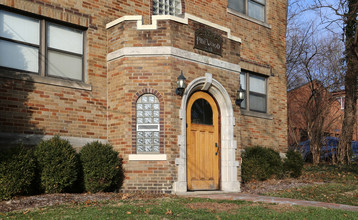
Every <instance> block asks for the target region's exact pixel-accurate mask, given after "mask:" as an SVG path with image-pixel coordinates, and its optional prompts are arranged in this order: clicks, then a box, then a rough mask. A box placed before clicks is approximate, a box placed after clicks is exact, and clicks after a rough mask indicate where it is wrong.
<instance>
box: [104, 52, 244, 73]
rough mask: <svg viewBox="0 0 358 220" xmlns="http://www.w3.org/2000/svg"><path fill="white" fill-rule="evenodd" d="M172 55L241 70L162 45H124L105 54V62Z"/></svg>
mask: <svg viewBox="0 0 358 220" xmlns="http://www.w3.org/2000/svg"><path fill="white" fill-rule="evenodd" d="M159 56H172V57H175V58H179V59H183V60H188V61H191V62H195V63H200V64H204V65H207V66H212V67H215V68H220V69H224V70H228V71H232V72H236V73H240V72H241V68H240V65H238V64H234V63H229V62H226V61H222V60H219V59H215V58H211V57H208V56H203V55H200V54H197V53H193V52H190V51H186V50H182V49H179V48H176V47H170V46H162V47H124V48H121V49H119V50H116V51H113V52H111V53H109V54H108V55H107V62H110V61H113V60H115V59H120V58H122V57H159Z"/></svg>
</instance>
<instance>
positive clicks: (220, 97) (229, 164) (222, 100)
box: [173, 73, 240, 193]
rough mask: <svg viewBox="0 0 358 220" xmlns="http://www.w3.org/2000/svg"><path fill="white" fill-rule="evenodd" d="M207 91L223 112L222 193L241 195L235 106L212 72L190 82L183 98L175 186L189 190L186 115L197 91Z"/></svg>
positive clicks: (221, 139)
mask: <svg viewBox="0 0 358 220" xmlns="http://www.w3.org/2000/svg"><path fill="white" fill-rule="evenodd" d="M200 90H201V91H206V92H208V93H209V94H210V95H211V96H212V97H214V98H215V100H216V101H217V104H218V106H219V109H220V112H221V124H220V127H221V137H220V141H221V143H220V144H221V161H220V162H221V172H220V173H221V179H220V181H221V182H220V186H221V189H220V190H221V191H224V192H239V191H240V182H239V181H238V180H237V170H238V169H237V167H238V166H239V162H238V161H237V160H236V158H235V155H236V153H235V151H236V149H237V142H236V140H235V139H234V126H235V117H234V112H233V103H232V102H231V99H230V96H229V94H228V93H227V91H226V89H225V88H224V87H223V86H222V85H221V83H219V82H218V81H217V80H215V79H213V78H212V75H211V74H210V73H206V74H205V77H199V78H196V79H194V80H193V81H191V82H190V83H189V85H188V86H187V88H186V89H185V92H184V95H183V97H182V103H181V108H180V112H179V114H180V119H181V135H179V136H178V145H179V158H176V160H175V163H176V165H177V169H178V180H177V181H176V182H175V183H174V185H173V191H174V192H175V193H180V192H186V191H187V179H186V178H187V175H186V153H187V152H186V112H187V109H186V107H187V102H188V99H189V97H190V96H191V94H193V93H194V92H196V91H200Z"/></svg>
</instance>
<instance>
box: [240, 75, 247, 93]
mask: <svg viewBox="0 0 358 220" xmlns="http://www.w3.org/2000/svg"><path fill="white" fill-rule="evenodd" d="M240 85H241V88H242V89H243V90H246V73H240Z"/></svg>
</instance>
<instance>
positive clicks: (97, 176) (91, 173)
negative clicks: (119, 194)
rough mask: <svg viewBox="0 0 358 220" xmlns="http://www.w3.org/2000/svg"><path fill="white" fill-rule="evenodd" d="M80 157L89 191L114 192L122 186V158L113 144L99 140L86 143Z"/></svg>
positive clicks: (86, 186)
mask: <svg viewBox="0 0 358 220" xmlns="http://www.w3.org/2000/svg"><path fill="white" fill-rule="evenodd" d="M80 159H81V163H82V167H83V176H84V185H85V190H86V191H87V192H91V193H95V192H113V191H115V190H117V189H119V188H120V187H121V186H122V182H123V178H124V175H123V169H122V160H121V159H120V158H119V157H118V153H117V152H115V151H114V150H113V148H112V146H111V145H109V144H102V143H100V142H97V141H96V142H92V143H89V144H86V145H85V146H84V147H83V148H82V149H81V152H80Z"/></svg>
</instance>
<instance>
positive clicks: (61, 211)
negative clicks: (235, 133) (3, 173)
mask: <svg viewBox="0 0 358 220" xmlns="http://www.w3.org/2000/svg"><path fill="white" fill-rule="evenodd" d="M0 214H1V215H0V218H9V219H13V218H14V219H64V218H68V219H358V212H350V211H342V210H331V209H323V208H306V207H299V206H288V205H276V204H263V203H251V202H244V201H215V200H209V199H190V198H178V197H164V198H156V199H140V200H129V201H125V200H124V201H121V200H118V201H116V200H115V201H107V202H101V203H99V202H85V203H81V204H67V205H61V206H51V207H47V208H41V209H33V210H29V211H21V212H19V211H17V212H9V213H0Z"/></svg>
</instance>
